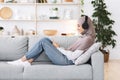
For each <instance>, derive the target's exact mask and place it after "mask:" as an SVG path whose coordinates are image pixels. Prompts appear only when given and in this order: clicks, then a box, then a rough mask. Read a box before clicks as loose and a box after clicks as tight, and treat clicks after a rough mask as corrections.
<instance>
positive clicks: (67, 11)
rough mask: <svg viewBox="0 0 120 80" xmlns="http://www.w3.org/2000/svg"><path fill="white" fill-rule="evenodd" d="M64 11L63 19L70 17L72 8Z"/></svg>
mask: <svg viewBox="0 0 120 80" xmlns="http://www.w3.org/2000/svg"><path fill="white" fill-rule="evenodd" d="M64 13H65V14H64V19H72V10H70V9H66V10H65V12H64Z"/></svg>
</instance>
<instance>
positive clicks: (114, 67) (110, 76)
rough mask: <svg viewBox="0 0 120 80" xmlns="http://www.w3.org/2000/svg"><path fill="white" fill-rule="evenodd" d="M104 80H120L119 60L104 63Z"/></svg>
mask: <svg viewBox="0 0 120 80" xmlns="http://www.w3.org/2000/svg"><path fill="white" fill-rule="evenodd" d="M104 80H120V60H110V61H109V62H108V63H104Z"/></svg>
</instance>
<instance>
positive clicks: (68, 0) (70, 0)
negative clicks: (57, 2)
mask: <svg viewBox="0 0 120 80" xmlns="http://www.w3.org/2000/svg"><path fill="white" fill-rule="evenodd" d="M64 2H73V0H64Z"/></svg>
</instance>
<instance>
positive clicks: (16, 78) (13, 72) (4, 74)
mask: <svg viewBox="0 0 120 80" xmlns="http://www.w3.org/2000/svg"><path fill="white" fill-rule="evenodd" d="M23 68H24V67H22V66H13V65H9V64H7V63H5V62H0V80H23V79H22V78H23Z"/></svg>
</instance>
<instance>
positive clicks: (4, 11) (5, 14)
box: [0, 7, 13, 19]
mask: <svg viewBox="0 0 120 80" xmlns="http://www.w3.org/2000/svg"><path fill="white" fill-rule="evenodd" d="M12 13H13V12H12V10H11V8H9V7H3V8H1V10H0V17H1V18H3V19H10V18H11V17H12Z"/></svg>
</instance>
